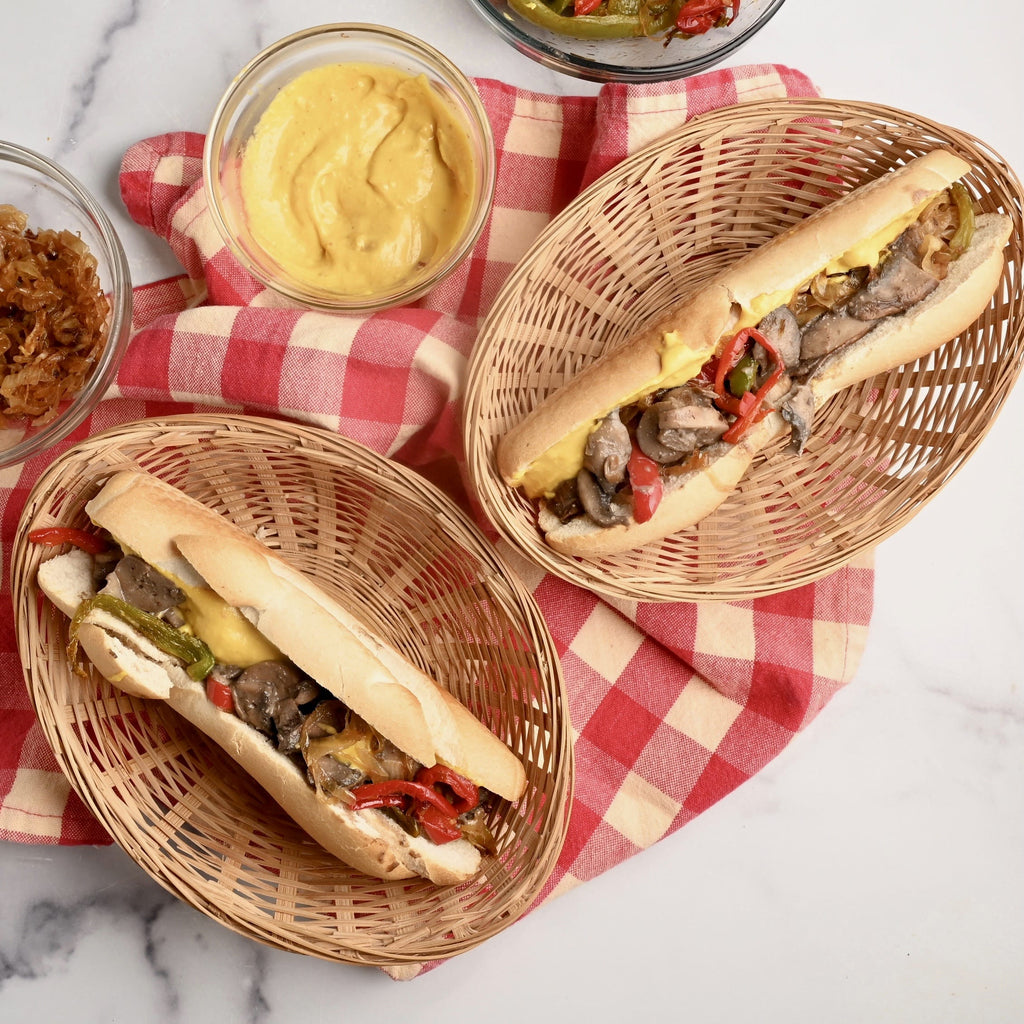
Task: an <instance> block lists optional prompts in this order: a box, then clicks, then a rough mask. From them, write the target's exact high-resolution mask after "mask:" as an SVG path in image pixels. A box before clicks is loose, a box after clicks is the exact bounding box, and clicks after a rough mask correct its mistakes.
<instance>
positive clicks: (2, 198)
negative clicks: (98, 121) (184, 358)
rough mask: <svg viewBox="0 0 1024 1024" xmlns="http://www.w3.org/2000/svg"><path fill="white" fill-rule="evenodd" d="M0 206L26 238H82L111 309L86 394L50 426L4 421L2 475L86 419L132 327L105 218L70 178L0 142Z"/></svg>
mask: <svg viewBox="0 0 1024 1024" xmlns="http://www.w3.org/2000/svg"><path fill="white" fill-rule="evenodd" d="M0 202H2V203H4V204H5V205H10V206H13V207H16V208H17V209H18V210H20V211H21V212H22V213H24V214H25V215H26V216H27V217H28V225H27V227H28V230H30V231H36V232H39V231H43V230H48V229H52V230H55V231H61V230H67V231H71V232H72V233H74V234H77V235H78V236H79V237H81V239H82V241H84V242H85V244H86V245H87V246H88V247H89V250H90V252H91V253H92V254H93V256H94V257H95V258H96V264H97V274H98V275H99V280H100V284H101V286H102V288H103V290H104V292H105V293H106V296H107V299H108V301H109V303H110V312H109V314H108V318H107V340H106V344H105V346H104V348H103V352H102V355H101V356H100V358H99V359H98V360H97V362H96V365H95V366H94V367H93V369H92V371H91V373H90V374H89V376H88V378H87V379H86V382H85V386H84V387H83V388H82V389H81V390H80V391H79V392H78V393H77V394H76V395H74V396H73V397H71V398H69V399H66V400H65V401H63V402H62V403H61V405H60V406H59V407H58V413H57V416H56V417H55V418H54V419H51V420H50V421H49V422H48V423H44V424H35V423H32V422H31V421H29V420H22V419H8V418H7V417H4V425H3V426H2V427H0V468H6V467H8V466H15V465H19V464H20V463H22V462H25V461H26V460H28V459H30V458H32V457H33V456H36V455H39V454H40V453H42V452H45V451H46V450H47V449H49V448H51V447H52V446H53V445H55V444H57V442H59V441H62V440H63V439H64V438H65V437H67V436H68V434H70V433H71V432H72V431H73V430H75V428H76V427H78V426H80V425H81V424H82V422H83V421H84V420H85V419H86V417H88V416H89V414H90V413H91V412H92V410H93V409H94V408H95V407H96V404H97V403H98V402H99V401H100V399H101V398H102V397H103V395H104V393H105V392H106V390H107V388H109V387H110V385H111V384H112V383H113V381H114V377H115V375H116V373H117V368H118V366H119V365H120V362H121V358H122V356H123V355H124V351H125V349H126V348H127V347H128V339H129V335H130V332H131V322H132V287H131V276H130V274H129V271H128V260H127V258H126V257H125V254H124V249H123V248H122V247H121V242H120V240H119V239H118V237H117V234H116V232H115V231H114V227H113V225H112V224H111V222H110V218H109V217H108V216H107V214H106V213H105V212H104V211H103V209H102V207H101V206H100V205H99V203H98V202H97V201H96V199H95V198H94V197H93V196H92V195H90V194H89V192H88V191H86V189H85V188H84V187H83V186H82V185H81V184H80V183H79V182H78V181H76V180H75V179H74V178H73V177H71V175H70V174H68V173H67V172H66V171H65V170H63V169H62V168H61V167H59V166H58V165H57V164H55V163H54V162H53V161H51V160H48V159H47V158H46V157H44V156H41V155H40V154H38V153H35V152H33V151H32V150H28V149H24V148H22V147H21V146H17V145H14V144H13V143H10V142H0Z"/></svg>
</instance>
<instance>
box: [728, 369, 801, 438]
mask: <svg viewBox="0 0 1024 1024" xmlns="http://www.w3.org/2000/svg"><path fill="white" fill-rule="evenodd" d="M785 369H786V368H785V366H783V365H782V363H779V364H778V365H777V366H776V367H775V369H774V370H773V371H772V372H771V373H770V374H769V376H768V379H767V380H766V381H765V382H764V383H763V384H762V385H761V386H760V387H759V388H758V389H757V391H756V392H755V393H754V398H753V401H751V402H748V403H747V408H746V409H745V410H744V411H743V412H741V413H740V415H739V416H738V417H737V418H736V419H735V420H733V423H732V425H731V426H730V427H729V429H728V430H727V431H726V432H725V433H724V434H723V435H722V440H723V441H726V442H728V443H729V444H735V443H736V442H737V441H738V440H739V439H740V438H741V437H742V436H743V435H744V434H745V433H746V432H747V429H748V428H749V427H750V426H751V425H752V424H754V423H757V422H758V421H760V420H763V419H764V418H765V416H767V415H768V413H769V412H771V409H762V408H761V406H762V405H763V404H764V400H765V398H767V397H768V392H769V391H771V389H772V388H773V387H775V385H776V384H777V383H778V382H779V378H780V377H781V376H782V374H783V371H784V370H785ZM749 394H750V392H749V391H748V392H747V395H749ZM747 395H744V396H743V397H744V398H746V397H747ZM741 404H742V403H741Z"/></svg>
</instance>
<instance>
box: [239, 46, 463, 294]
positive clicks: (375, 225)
mask: <svg viewBox="0 0 1024 1024" xmlns="http://www.w3.org/2000/svg"><path fill="white" fill-rule="evenodd" d="M473 166H474V158H473V153H472V148H471V144H470V141H469V136H468V133H467V131H466V129H465V128H464V127H463V125H462V123H461V121H460V118H459V115H458V114H457V113H456V112H455V110H454V109H453V108H452V107H450V106H449V105H448V104H447V103H446V102H445V101H444V100H443V99H442V98H441V96H440V95H439V94H438V93H437V92H436V91H435V90H434V89H433V88H432V86H431V85H430V83H429V82H428V81H427V79H426V78H425V77H424V76H422V75H421V76H418V77H413V76H411V75H408V74H406V73H405V72H402V71H398V70H397V69H394V68H388V67H383V66H377V65H373V64H335V65H330V66H326V67H320V68H313V69H311V70H309V71H306V72H304V73H303V74H301V75H299V76H298V77H297V78H296V79H295V80H294V81H292V82H291V83H289V84H288V85H287V86H285V87H284V88H283V89H282V90H281V91H280V92H279V93H278V94H277V96H275V97H274V99H273V100H272V101H271V103H270V105H269V106H268V107H267V109H266V111H265V112H264V114H263V116H262V117H261V118H260V120H259V123H258V124H257V126H256V130H255V131H254V133H253V135H252V138H251V139H250V140H249V142H248V143H247V145H246V148H245V152H244V154H243V157H242V167H241V177H240V184H241V192H242V199H243V202H244V205H245V210H246V216H247V219H248V223H249V229H250V230H251V232H252V235H253V238H254V239H255V240H256V242H257V243H258V244H259V245H260V246H262V247H263V248H264V249H265V250H266V251H267V252H268V253H269V254H270V255H271V256H273V257H274V259H275V260H276V261H277V262H278V263H279V264H280V265H281V266H282V267H283V268H284V269H285V271H287V272H288V273H289V274H290V275H291V276H292V277H293V278H295V279H296V280H297V281H300V282H302V283H304V284H306V285H310V286H313V287H314V288H319V289H323V290H326V291H330V292H335V293H341V294H346V295H365V294H373V293H377V292H381V291H385V290H388V289H390V288H393V287H396V286H398V285H400V284H402V283H403V282H404V281H406V280H411V279H412V278H414V277H417V276H419V275H420V274H421V273H422V272H423V271H424V270H425V269H426V268H427V267H429V266H430V264H431V263H434V262H437V261H438V260H440V259H441V258H443V257H444V256H445V255H447V253H448V252H449V251H451V249H452V248H453V247H454V246H455V244H456V243H457V241H458V239H459V237H460V235H461V232H462V229H463V226H464V225H465V223H466V220H467V218H468V216H469V212H470V208H471V205H472V181H473Z"/></svg>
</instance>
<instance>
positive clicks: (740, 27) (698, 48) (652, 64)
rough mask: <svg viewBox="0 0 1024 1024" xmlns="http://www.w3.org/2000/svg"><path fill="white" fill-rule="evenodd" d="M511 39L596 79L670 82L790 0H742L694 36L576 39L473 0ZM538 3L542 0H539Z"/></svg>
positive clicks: (551, 63) (727, 50) (726, 52)
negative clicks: (724, 21)
mask: <svg viewBox="0 0 1024 1024" xmlns="http://www.w3.org/2000/svg"><path fill="white" fill-rule="evenodd" d="M469 2H470V4H471V6H473V7H474V8H475V9H476V10H477V11H478V12H479V13H480V14H481V15H482V17H483V19H484V20H485V21H486V22H487V23H488V24H489V25H490V26H491V27H492V28H494V29H495V30H496V31H497V32H498V34H499V35H501V36H502V37H503V38H504V39H505V40H506V41H507V42H509V43H511V44H512V45H513V46H514V47H515V48H516V49H517V50H519V52H520V53H524V54H526V56H527V57H531V58H533V60H535V61H537V62H538V63H540V64H543V65H544V66H545V67H548V68H552V69H554V70H555V71H561V72H563V73H564V74H567V75H574V76H575V77H577V78H585V79H589V80H590V81H594V82H666V81H669V80H671V79H675V78H686V77H688V76H690V75H696V74H698V73H700V72H701V71H706V70H707V69H708V68H710V67H713V66H714V65H715V64H718V63H720V62H721V61H723V60H725V59H726V57H729V56H731V55H732V54H733V53H735V52H736V50H738V49H739V48H740V47H741V46H742V45H743V44H744V43H746V42H747V41H748V40H749V39H750V38H751V37H752V36H754V35H755V34H756V33H757V32H759V31H760V30H761V29H762V28H764V26H765V25H766V24H767V23H768V22H769V21H770V20H771V18H772V16H773V15H774V14H775V13H776V12H777V11H778V9H779V8H780V7H781V6H782V5H783V3H784V2H785V0H742V2H741V4H740V10H739V14H738V15H737V17H736V20H735V21H734V22H733V23H732V24H731V25H729V26H727V27H724V28H714V29H711V30H710V31H708V32H706V33H705V34H703V35H695V36H691V37H690V38H689V39H683V38H679V39H672V40H671V41H670V42H668V43H667V44H666V42H665V40H664V37H663V35H656V36H651V37H649V38H648V37H640V38H626V39H577V38H574V37H573V36H569V35H563V34H561V33H558V32H553V31H550V30H549V29H547V28H544V27H543V26H542V25H538V24H536V23H535V22H533V21H531V20H530V19H529V18H526V17H524V16H523V15H522V14H520V13H519V12H518V11H516V10H513V8H512V7H510V6H509V4H508V2H507V0H469ZM535 2H536V4H537V6H538V7H540V6H543V4H542V0H535Z"/></svg>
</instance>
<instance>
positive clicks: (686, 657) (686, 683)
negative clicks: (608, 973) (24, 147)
mask: <svg viewBox="0 0 1024 1024" xmlns="http://www.w3.org/2000/svg"><path fill="white" fill-rule="evenodd" d="M476 85H477V88H478V90H479V92H480V94H481V97H482V98H483V101H484V104H485V106H486V108H487V111H488V114H489V115H490V119H491V123H492V125H493V128H494V134H495V139H496V143H497V148H498V180H497V193H496V196H495V203H494V210H493V213H492V216H491V218H490V221H489V223H488V225H487V227H486V229H485V231H484V234H483V236H482V237H481V239H480V242H479V244H478V245H477V246H476V249H475V251H474V253H473V254H472V256H471V258H470V259H468V260H467V261H466V262H465V263H464V264H463V265H462V266H461V267H460V269H459V270H458V272H457V273H455V274H454V275H453V276H452V277H450V278H449V279H448V280H447V281H445V282H444V283H443V284H441V285H439V286H438V287H437V288H436V289H435V290H434V291H432V292H431V293H430V294H429V295H427V296H426V297H425V298H423V299H422V300H420V301H419V302H417V303H416V304H414V305H412V306H409V307H406V308H402V309H395V310H390V311H387V312H382V313H378V314H374V315H372V316H369V317H366V318H344V317H332V316H327V315H322V314H319V313H313V312H308V311H303V310H300V309H295V308H291V307H289V306H287V305H286V304H284V303H283V302H282V301H281V300H279V299H278V298H276V297H275V296H274V295H272V294H271V293H268V292H267V291H266V290H264V289H263V288H261V286H260V285H259V284H258V283H257V282H256V281H254V280H253V279H252V278H251V277H249V276H248V275H247V274H246V273H245V272H244V271H243V270H242V269H241V268H240V267H239V266H238V264H237V263H236V262H235V261H234V260H233V258H232V257H231V256H230V254H229V253H228V251H227V250H226V249H225V248H224V247H223V246H222V245H221V244H220V241H219V239H218V237H217V236H216V233H215V231H214V228H213V224H212V221H211V218H210V215H209V212H208V210H207V207H206V201H205V198H204V195H203V189H202V181H201V178H202V172H201V153H202V145H203V138H202V137H201V136H199V135H196V134H190V133H173V134H168V135H163V136H160V137H157V138H152V139H147V140H145V141H143V142H140V143H138V144H137V145H135V146H133V147H132V148H131V149H130V150H129V151H128V152H127V154H126V155H125V157H124V160H123V164H122V170H121V189H122V195H123V197H124V201H125V204H126V206H127V208H128V211H129V213H130V214H131V216H132V217H133V218H134V220H136V221H137V222H138V223H139V224H140V225H142V226H143V227H145V228H147V229H149V230H150V231H152V232H154V233H156V234H157V235H160V236H162V237H164V238H166V239H167V240H168V241H169V243H170V245H171V247H172V248H173V250H174V252H175V253H176V255H177V257H178V258H179V260H180V261H181V263H182V266H183V267H184V268H185V274H184V275H182V276H181V277H177V278H174V279H172V280H169V281H164V282H159V283H157V284H155V285H149V286H144V287H141V288H139V289H137V291H136V329H137V330H136V333H135V335H134V338H133V340H132V343H131V345H130V347H129V351H128V353H127V356H126V358H125V360H124V364H123V366H122V367H121V370H120V372H119V374H118V378H117V383H116V386H115V387H114V388H113V389H112V391H111V393H110V395H109V396H108V397H107V398H106V399H105V401H104V402H102V403H101V404H100V406H99V407H98V408H97V410H96V412H95V413H94V414H93V416H92V417H91V419H90V421H89V422H88V423H87V424H85V425H84V426H83V427H82V428H81V430H79V431H78V432H77V434H76V436H75V437H73V438H71V439H70V441H69V442H67V444H71V443H73V442H74V441H75V440H77V439H80V438H82V437H84V436H87V435H88V434H90V433H93V432H96V431H98V430H101V429H104V428H107V427H109V426H112V425H114V424H117V423H120V422H124V421H127V420H131V419H138V418H142V417H146V416H155V415H164V414H169V413H181V412H189V411H199V410H203V411H208V410H209V409H211V408H216V409H222V410H225V411H227V410H230V411H233V412H245V413H253V414H259V415H276V416H282V417H287V418H292V419H296V420H302V421H305V422H308V423H313V424H317V425H320V426H322V427H326V428H328V429H330V430H335V431H338V432H340V433H342V434H345V435H347V436H349V437H352V438H354V439H356V440H358V441H360V442H362V443H364V444H367V445H369V446H370V447H372V448H374V449H375V450H376V451H378V452H380V453H382V454H384V455H387V456H390V457H392V458H394V459H397V460H399V461H401V462H403V463H405V464H406V465H409V466H412V467H414V468H416V469H418V470H420V471H421V472H423V473H424V474H426V475H429V476H431V477H432V478H433V479H435V480H436V481H441V483H442V486H444V487H445V488H446V489H447V490H448V493H449V494H451V495H452V496H453V497H454V498H456V499H457V500H459V501H460V502H461V503H462V504H463V506H464V507H466V508H471V507H472V506H471V503H470V501H469V500H468V498H467V493H466V490H465V488H464V481H463V479H462V469H463V465H462V446H461V437H460V431H459V416H458V406H459V400H460V392H461V388H462V385H463V380H464V370H465V365H466V361H467V359H468V356H469V353H470V350H471V348H472V345H473V342H474V339H475V337H476V333H477V330H478V328H479V326H480V323H481V321H482V318H483V316H484V315H485V314H486V312H487V310H488V308H489V307H490V305H491V302H492V300H493V299H494V297H495V295H496V294H497V292H498V290H499V289H500V287H501V285H502V283H503V281H504V280H505V278H506V276H507V275H508V274H509V272H510V271H511V270H512V268H513V266H514V265H515V263H516V261H517V260H518V259H519V257H520V256H521V255H522V253H523V252H524V251H525V249H526V248H527V247H528V245H529V244H530V243H531V242H532V241H533V240H534V239H535V238H536V236H537V234H538V232H539V231H540V230H541V229H542V228H543V227H544V225H545V224H547V223H548V221H549V220H550V219H551V218H552V217H553V216H554V215H555V214H556V213H558V212H559V211H560V210H561V209H562V208H563V207H564V206H565V205H566V204H567V203H568V202H569V201H570V200H571V199H572V198H573V197H574V196H576V195H577V194H578V193H579V191H580V190H581V189H582V188H583V187H584V186H586V185H587V184H588V183H590V182H591V181H593V180H594V179H595V178H596V177H598V176H599V175H600V174H601V173H603V172H604V171H605V170H607V169H608V168H609V167H611V166H612V165H614V164H615V163H616V162H617V161H619V160H621V159H622V158H623V157H625V156H626V155H627V154H629V153H631V152H633V151H635V150H636V149H637V148H638V147H640V146H642V145H643V144H644V143H646V142H648V141H650V140H651V139H653V138H655V137H657V136H658V135H661V134H662V133H664V132H665V131H667V130H669V129H671V128H673V127H675V126H677V125H679V124H681V123H682V122H684V121H685V120H686V119H688V118H691V117H693V116H695V115H697V114H700V113H702V112H704V111H707V110H710V109H713V108H717V107H721V106H724V105H728V104H732V103H735V102H737V101H742V100H747V99H766V98H772V97H783V96H787V95H800V96H806V95H816V90H815V88H814V86H813V85H812V84H811V82H810V81H809V80H808V79H807V78H806V77H805V76H804V75H802V74H800V73H799V72H796V71H793V70H791V69H788V68H784V67H779V66H774V65H758V66H748V67H740V68H733V69H727V70H720V71H715V72H712V73H708V74H705V75H701V76H699V77H697V78H692V79H689V80H687V81H684V82H678V83H670V84H663V85H649V86H639V87H626V86H621V85H611V86H606V87H604V88H603V89H602V91H601V92H600V94H599V95H598V96H596V97H586V98H583V97H571V96H570V97H563V96H549V95H541V94H539V93H536V92H530V91H525V90H521V89H515V88H512V87H510V86H508V85H504V84H502V83H499V82H495V81H491V80H479V81H477V83H476ZM66 446H67V445H64V446H62V447H66ZM51 457H52V456H51ZM46 461H49V460H48V459H47V460H44V459H35V460H33V461H32V462H30V463H28V464H26V465H25V466H24V467H21V468H20V469H14V470H9V471H7V472H6V473H4V474H0V526H2V535H3V545H4V552H5V553H6V554H8V555H9V543H10V539H11V537H12V535H13V532H14V529H15V525H16V523H17V519H18V516H19V514H20V512H21V508H22V505H23V502H24V499H25V495H26V493H27V490H28V488H29V487H30V486H31V484H32V482H33V481H34V480H35V479H36V477H37V476H38V475H39V473H40V472H41V470H42V469H43V467H44V464H45V462H46ZM481 525H482V526H484V528H485V529H489V528H488V527H487V524H485V523H481ZM491 535H492V536H493V532H491ZM501 550H502V554H503V555H504V556H505V558H506V559H507V560H508V561H509V563H510V564H511V565H512V566H513V568H514V569H515V570H516V571H517V572H519V573H520V574H521V576H522V578H523V579H524V580H526V581H527V583H528V585H529V586H530V588H531V589H532V592H533V594H534V595H535V597H536V599H537V601H538V603H539V605H540V608H541V610H542V611H543V613H544V615H545V618H546V620H547V622H548V625H549V626H550V628H551V632H552V634H553V636H554V638H555V642H556V645H557V647H558V651H559V653H560V655H561V658H562V661H563V665H564V670H565V677H566V683H567V688H568V693H569V700H570V715H571V719H572V722H573V726H574V729H575V731H576V734H577V741H576V762H577V787H576V793H575V801H574V804H573V806H572V812H571V821H570V829H569V836H568V840H567V843H566V845H565V849H564V851H563V853H562V856H561V858H560V860H559V862H558V865H557V868H556V870H555V872H554V873H553V875H552V877H551V879H550V881H549V882H548V884H547V886H546V888H545V890H544V892H543V893H542V894H541V897H540V899H539V900H538V902H541V901H543V900H544V899H547V898H549V897H551V896H552V895H554V894H557V893H560V892H563V891H565V890H567V889H569V888H571V887H573V886H575V885H577V884H579V883H581V882H584V881H586V880H587V879H589V878H592V877H594V876H595V875H597V874H599V873H600V872H602V871H604V870H606V869H607V868H610V867H612V866H613V865H615V864H617V863H619V862H620V861H622V860H624V859H625V858H627V857H629V856H631V855H633V854H635V853H637V852H639V851H640V850H643V849H644V848H646V847H648V846H650V845H651V844H652V843H654V842H656V841H658V840H660V839H662V838H663V837H665V836H666V835H669V834H670V833H672V832H674V831H675V830H677V829H678V828H680V827H681V826H682V825H683V824H685V823H686V822H687V821H689V820H690V819H692V818H693V817H695V816H696V815H698V814H700V813H701V811H703V810H704V809H705V808H707V807H709V806H711V805H712V804H713V803H715V802H716V801H717V800H719V799H721V798H722V797H723V796H725V795H726V794H727V793H729V792H730V791H731V790H732V789H734V788H735V787H736V786H738V785H739V784H740V783H742V782H743V781H744V780H746V779H747V778H749V777H750V776H751V775H753V774H754V773H755V772H757V771H758V770H759V769H761V768H762V767H764V765H765V764H766V763H767V762H769V761H770V760H771V759H772V758H773V757H774V756H775V755H776V754H778V753H779V752H780V751H781V750H782V749H783V748H784V747H785V746H786V745H787V744H788V743H789V741H790V740H791V739H792V738H793V736H794V735H795V734H796V733H797V732H798V731H799V730H800V729H802V728H803V727H804V726H805V725H807V723H808V722H809V721H810V720H811V719H812V718H814V716H815V715H816V713H817V712H818V711H819V710H820V709H821V708H822V707H823V706H824V705H825V704H826V703H827V701H828V700H829V698H830V697H831V696H832V695H833V694H834V693H835V692H836V691H837V690H838V689H839V688H840V687H841V686H843V685H844V684H845V683H847V682H848V681H849V680H850V679H851V678H852V676H853V674H854V672H855V670H856V668H857V665H858V662H859V659H860V656H861V653H862V651H863V646H864V642H865V639H866V634H867V627H868V623H869V619H870V615H871V608H872V587H873V570H872V565H871V561H870V559H862V560H861V561H859V562H857V563H854V564H852V565H850V566H848V567H846V568H844V569H842V570H840V571H838V572H836V573H835V574H834V575H832V576H829V577H828V578H826V579H823V580H821V581H819V582H817V583H816V584H813V585H810V586H806V587H802V588H800V589H798V590H794V591H791V592H789V593H785V594H781V595H778V596H775V597H770V598H765V599H762V600H757V601H741V602H731V603H707V604H678V605H667V606H666V605H656V606H655V605H645V604H638V603H629V602H617V603H611V602H608V601H605V600H602V599H599V598H597V597H595V596H594V595H593V594H591V593H589V592H587V591H584V590H581V589H579V588H577V587H575V586H573V585H571V584H569V583H566V582H564V581H562V580H560V579H557V578H555V577H552V576H549V575H545V574H544V573H543V572H541V571H540V570H539V569H537V568H536V567H535V566H534V565H533V564H531V563H529V562H527V561H526V560H525V559H524V558H523V557H522V556H521V555H519V554H518V553H517V552H516V551H513V550H511V549H510V548H509V547H508V546H507V545H504V544H502V547H501ZM8 560H9V559H8ZM7 575H8V567H7V565H5V568H4V577H3V580H4V584H3V585H4V590H5V593H6V595H7V598H8V599H7V600H6V601H5V602H3V605H2V612H0V659H2V660H0V839H6V840H12V841H21V842H37V843H64V844H73V843H100V842H106V841H109V840H108V838H107V836H106V835H105V834H104V833H103V831H102V830H101V829H100V827H99V826H98V824H97V823H96V822H95V820H94V819H93V818H91V816H90V815H89V814H88V812H87V811H86V810H85V808H84V807H83V806H82V805H81V803H80V802H79V801H78V800H77V798H76V797H75V795H74V793H73V792H71V790H70V788H69V786H68V783H67V781H66V780H65V779H64V777H63V776H62V775H61V774H60V773H59V772H58V770H57V767H56V764H55V762H54V760H53V757H52V755H51V753H50V751H49V750H48V748H47V747H46V744H45V741H44V740H43V738H42V735H41V732H40V730H39V727H38V725H37V724H36V722H35V719H34V716H33V713H32V710H31V708H30V706H29V703H28V700H27V696H26V693H25V688H24V683H23V680H22V676H21V670H20V665H19V661H18V655H17V651H16V647H15V640H14V629H13V622H12V616H11V604H10V588H9V584H8V581H7Z"/></svg>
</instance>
